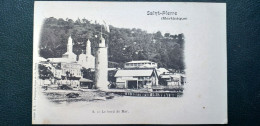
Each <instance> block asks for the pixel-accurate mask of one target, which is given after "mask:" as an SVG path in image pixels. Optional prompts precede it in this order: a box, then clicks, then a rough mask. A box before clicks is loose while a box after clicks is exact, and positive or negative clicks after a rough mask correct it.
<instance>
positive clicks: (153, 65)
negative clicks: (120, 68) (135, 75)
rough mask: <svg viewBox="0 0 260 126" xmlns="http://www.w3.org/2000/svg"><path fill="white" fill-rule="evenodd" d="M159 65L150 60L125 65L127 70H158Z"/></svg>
mask: <svg viewBox="0 0 260 126" xmlns="http://www.w3.org/2000/svg"><path fill="white" fill-rule="evenodd" d="M157 67H158V64H157V63H155V62H152V61H149V60H138V61H131V62H127V63H125V64H124V68H125V69H129V68H130V69H131V68H157Z"/></svg>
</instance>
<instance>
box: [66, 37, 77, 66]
mask: <svg viewBox="0 0 260 126" xmlns="http://www.w3.org/2000/svg"><path fill="white" fill-rule="evenodd" d="M62 58H67V60H68V61H69V62H76V61H77V55H76V54H74V53H73V43H72V38H71V36H70V37H69V38H68V44H67V52H66V53H64V54H63V55H62Z"/></svg>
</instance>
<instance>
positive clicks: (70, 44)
mask: <svg viewBox="0 0 260 126" xmlns="http://www.w3.org/2000/svg"><path fill="white" fill-rule="evenodd" d="M72 47H73V44H72V38H71V36H70V37H69V39H68V45H67V52H69V53H72Z"/></svg>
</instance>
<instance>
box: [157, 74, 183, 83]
mask: <svg viewBox="0 0 260 126" xmlns="http://www.w3.org/2000/svg"><path fill="white" fill-rule="evenodd" d="M159 78H160V79H162V80H164V82H165V85H167V86H174V85H184V83H186V76H185V75H184V74H181V73H166V74H161V75H159Z"/></svg>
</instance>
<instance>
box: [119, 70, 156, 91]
mask: <svg viewBox="0 0 260 126" xmlns="http://www.w3.org/2000/svg"><path fill="white" fill-rule="evenodd" d="M115 77H116V85H117V88H127V89H141V88H149V87H151V86H156V85H158V75H157V72H156V70H155V69H124V70H118V71H117V72H116V74H115Z"/></svg>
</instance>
